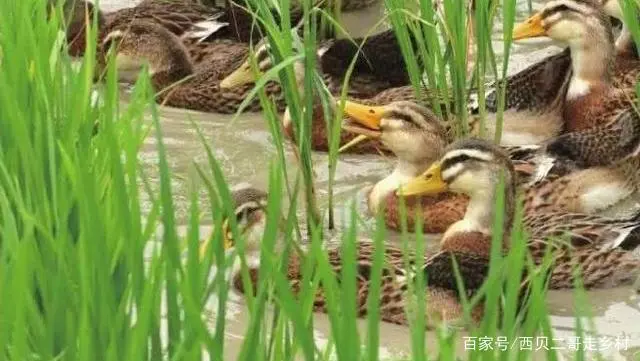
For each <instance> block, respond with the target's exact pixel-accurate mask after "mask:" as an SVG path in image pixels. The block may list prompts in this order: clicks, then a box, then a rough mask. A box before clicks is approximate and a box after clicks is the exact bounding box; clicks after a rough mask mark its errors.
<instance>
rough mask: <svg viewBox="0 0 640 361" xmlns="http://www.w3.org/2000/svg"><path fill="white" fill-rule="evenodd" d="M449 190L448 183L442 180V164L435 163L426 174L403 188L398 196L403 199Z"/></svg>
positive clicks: (398, 191)
mask: <svg viewBox="0 0 640 361" xmlns="http://www.w3.org/2000/svg"><path fill="white" fill-rule="evenodd" d="M447 189H448V186H447V183H445V182H444V181H443V180H442V172H441V171H440V162H435V163H433V164H432V165H431V167H429V169H427V171H426V172H424V173H422V174H421V175H419V176H417V177H415V178H413V179H412V180H410V181H409V183H407V184H405V185H403V186H401V187H400V188H399V189H398V190H397V191H396V194H397V195H399V196H401V197H407V196H413V195H423V194H424V195H429V194H438V193H442V192H445V191H446V190H447Z"/></svg>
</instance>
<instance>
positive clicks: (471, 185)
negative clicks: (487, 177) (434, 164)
mask: <svg viewBox="0 0 640 361" xmlns="http://www.w3.org/2000/svg"><path fill="white" fill-rule="evenodd" d="M449 188H451V189H452V190H456V191H462V192H470V191H473V190H474V189H476V188H478V177H477V176H475V175H473V174H471V173H470V172H462V173H460V174H458V176H457V177H456V178H455V179H454V180H453V182H451V183H450V184H449Z"/></svg>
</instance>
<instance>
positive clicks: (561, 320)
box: [101, 0, 640, 359]
mask: <svg viewBox="0 0 640 361" xmlns="http://www.w3.org/2000/svg"><path fill="white" fill-rule="evenodd" d="M136 2H137V1H132V0H102V1H101V6H102V7H103V8H104V9H106V10H114V9H117V8H119V7H126V6H133V5H135V3H136ZM534 5H535V4H534ZM535 7H536V6H534V8H535ZM521 8H522V9H523V11H526V9H527V6H526V5H525V4H524V3H523V4H522V6H521ZM382 14H383V10H382V8H381V7H380V6H374V7H372V8H369V9H365V10H363V11H359V12H354V13H348V14H343V22H344V24H345V26H346V28H347V30H348V31H349V32H350V33H351V34H352V36H362V35H365V34H366V33H367V31H368V30H369V29H370V28H371V27H372V26H374V25H375V24H376V23H377V22H378V20H379V19H380V17H381V15H382ZM498 25H499V24H498ZM383 26H384V25H383ZM495 40H496V49H500V48H501V43H500V29H499V27H497V28H496V33H495ZM549 45H550V44H549V43H548V42H544V41H543V42H539V43H536V44H535V45H533V46H531V45H529V46H524V45H516V46H514V48H513V55H512V57H511V61H510V71H516V70H518V69H521V68H523V67H525V66H527V65H528V64H530V62H531V61H535V60H537V59H540V58H542V57H544V56H546V55H548V54H549V53H551V52H554V51H557V48H556V47H554V46H549ZM125 100H126V99H125ZM232 119H233V116H225V115H220V114H203V113H198V112H192V111H184V110H180V109H173V108H162V112H161V124H162V128H163V133H164V142H165V145H166V150H167V155H168V161H169V165H170V167H171V171H172V172H173V174H174V177H173V179H174V184H173V186H174V187H173V188H174V192H175V202H176V207H177V210H178V212H179V214H180V215H181V216H182V217H183V218H182V219H183V220H184V214H185V213H186V210H187V207H188V196H187V194H188V188H189V186H188V185H189V181H190V179H194V178H195V175H194V167H193V163H194V162H197V163H199V164H201V165H203V166H204V167H205V169H206V153H205V150H204V147H203V145H202V144H201V142H200V140H199V139H198V136H197V134H196V132H195V130H194V129H193V127H192V124H191V122H192V121H193V122H195V123H196V124H197V125H198V127H200V129H201V130H202V131H203V133H204V135H205V138H206V142H207V143H208V145H209V146H211V148H212V149H213V151H214V154H215V156H216V158H217V159H218V161H219V162H220V163H221V166H222V168H223V171H224V173H225V176H226V177H227V181H228V182H229V183H230V184H239V183H250V184H252V185H254V186H256V187H260V188H263V189H266V186H267V179H268V172H269V170H268V165H269V164H270V162H272V161H274V160H275V158H276V148H275V147H274V145H273V144H272V140H271V136H270V134H269V132H268V130H267V129H268V128H267V123H266V120H265V119H264V118H263V117H262V116H261V115H260V114H244V115H242V116H240V117H239V118H238V119H235V120H234V121H232ZM156 150H157V148H156V142H155V139H154V138H153V137H149V138H148V139H147V140H146V142H145V146H144V149H143V152H142V153H141V155H140V161H141V163H142V164H143V165H144V166H145V170H146V171H147V173H148V174H149V176H150V178H151V181H152V182H151V183H152V185H153V187H158V179H157V178H158V177H157V175H156V173H157V172H155V170H156V169H157V161H158V156H157V151H156ZM287 161H288V163H289V164H294V163H295V158H294V157H293V155H292V153H291V152H287ZM314 161H315V163H314V164H315V172H316V175H317V187H318V194H319V196H320V202H321V204H320V206H322V205H323V203H322V202H324V201H326V185H327V181H328V167H327V165H328V161H327V157H326V155H324V154H321V153H316V154H314ZM392 167H393V160H392V159H385V158H383V157H379V156H354V155H351V156H345V157H341V158H340V160H339V162H338V168H337V172H336V179H335V195H336V198H337V200H338V201H339V203H340V205H341V207H342V209H344V208H347V205H348V204H349V202H348V201H349V200H351V199H354V200H355V201H356V202H357V203H358V207H359V209H360V210H361V211H362V212H365V210H366V207H365V204H364V199H363V188H364V187H368V186H371V185H373V184H374V183H375V182H376V181H377V180H379V179H380V178H382V177H384V176H385V175H386V174H388V173H389V171H390V170H391V169H392ZM201 199H202V201H203V203H202V208H206V203H204V202H206V197H204V195H203V197H202V198H201ZM340 218H341V217H340V216H338V217H337V219H338V220H340ZM205 222H206V220H205ZM204 228H207V227H206V226H204ZM589 300H590V303H591V307H592V311H593V315H594V323H595V327H596V329H597V330H598V333H599V337H601V338H603V337H604V339H601V341H602V342H603V343H602V344H601V350H602V352H603V354H604V355H606V356H609V357H611V358H612V359H634V358H637V357H638V356H639V355H640V297H638V296H637V295H635V294H634V292H633V291H632V290H631V289H630V288H617V289H607V290H596V291H592V292H589ZM212 302H215V301H212ZM548 305H549V309H550V310H551V313H552V314H553V317H552V325H553V327H554V329H555V337H556V338H557V340H556V341H559V344H560V345H561V347H563V348H564V350H562V351H561V352H562V353H565V354H567V355H570V354H571V353H572V352H571V351H572V350H571V348H572V347H575V346H576V345H575V340H572V339H571V337H572V336H573V330H574V327H575V325H574V322H575V319H574V317H573V314H572V311H573V310H574V309H575V308H576V307H575V304H574V299H573V296H572V293H571V292H568V291H552V292H550V294H549V299H548ZM211 306H212V307H210V308H209V310H211V311H207V314H206V315H205V317H207V318H208V319H209V320H211V324H212V325H213V322H214V320H215V314H214V312H213V310H214V309H215V307H213V304H212V305H211ZM243 310H244V305H243V301H242V298H241V297H239V296H237V297H233V298H232V300H231V301H230V302H229V307H228V313H227V317H228V324H227V326H228V327H227V335H226V336H227V342H228V345H227V348H226V350H227V352H228V353H229V355H228V356H229V357H231V358H235V356H236V353H237V352H238V350H239V346H240V345H241V342H242V334H243V333H244V330H245V328H246V322H247V319H246V312H242V311H243ZM315 325H316V328H317V338H318V340H319V342H323V340H326V339H327V336H328V335H329V333H330V328H329V323H328V320H327V318H326V316H325V315H317V317H316V320H315ZM361 326H362V329H363V330H364V328H365V323H364V322H362V323H361ZM380 339H381V356H382V357H383V358H387V357H388V358H398V357H401V356H402V355H407V354H409V352H410V350H411V347H410V341H409V340H410V334H409V330H408V329H407V328H405V327H401V326H396V325H390V324H386V323H383V324H381V338H380ZM434 339H435V337H434V335H433V334H430V335H429V336H428V345H430V346H431V347H430V348H429V349H433V343H432V341H431V340H434ZM594 340H595V336H594V338H588V339H585V340H580V341H581V342H582V343H581V345H580V346H579V347H583V348H589V347H590V346H592V345H591V343H592V342H593V341H594ZM467 341H469V343H468V344H467V346H469V347H476V348H477V347H480V346H481V342H480V341H479V340H475V341H476V343H475V345H474V344H473V342H472V340H467ZM492 341H494V343H493V345H494V346H501V345H500V344H495V341H496V340H492ZM507 341H508V343H509V347H511V346H512V345H515V347H521V346H522V347H526V346H527V342H528V340H507ZM514 342H515V344H514ZM521 342H522V344H520V343H521ZM531 342H532V345H531V347H532V348H533V349H536V348H537V347H542V345H543V343H544V340H543V339H539V340H536V339H534V340H531ZM460 349H461V350H464V339H463V338H462V336H461V339H460ZM542 356H543V355H542V354H541V358H542Z"/></svg>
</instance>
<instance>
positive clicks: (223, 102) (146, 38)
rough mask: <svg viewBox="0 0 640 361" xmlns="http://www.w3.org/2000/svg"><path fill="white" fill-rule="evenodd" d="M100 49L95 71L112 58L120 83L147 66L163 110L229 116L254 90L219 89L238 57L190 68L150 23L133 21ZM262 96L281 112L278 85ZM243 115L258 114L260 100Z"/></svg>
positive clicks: (179, 47) (181, 49) (181, 50)
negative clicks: (266, 96) (164, 108)
mask: <svg viewBox="0 0 640 361" xmlns="http://www.w3.org/2000/svg"><path fill="white" fill-rule="evenodd" d="M211 46H214V47H215V46H216V44H215V43H213V44H212V45H211ZM100 49H101V50H100V54H99V62H98V71H99V72H100V73H103V72H104V69H105V67H106V61H107V60H108V58H109V54H110V52H114V54H113V58H114V60H115V63H116V68H117V69H118V75H119V78H120V79H119V80H121V81H125V82H133V81H135V80H136V79H137V76H138V74H139V73H140V71H141V70H142V69H143V67H144V66H147V65H148V68H149V71H150V75H151V83H152V85H153V87H154V89H155V91H156V92H157V96H156V100H157V102H158V103H160V104H162V105H168V106H173V107H177V108H185V109H190V110H197V111H203V112H215V113H223V114H234V113H236V112H237V111H238V109H239V106H240V104H241V103H242V102H243V101H244V99H245V98H246V96H247V94H248V93H249V92H250V91H251V89H252V88H253V85H252V84H246V85H241V86H238V87H234V88H231V89H222V88H221V87H220V80H221V79H222V78H223V77H224V76H226V75H227V74H228V72H229V71H231V70H230V69H233V68H234V67H236V66H237V64H238V63H239V62H241V61H242V59H243V58H244V54H243V53H240V52H237V53H236V54H227V53H223V52H221V53H219V54H218V57H217V58H215V59H209V61H208V62H206V63H202V64H199V65H198V66H195V65H194V64H193V63H192V61H191V59H190V57H189V54H188V51H187V50H186V48H185V46H184V44H182V43H181V42H180V40H179V39H178V37H177V36H175V35H174V34H173V33H171V32H170V31H169V30H167V29H166V28H165V27H163V26H161V25H158V24H155V23H152V22H149V21H144V20H136V21H133V22H130V23H127V24H126V25H124V26H123V27H122V28H114V29H112V31H111V32H110V33H108V34H107V35H106V36H105V37H104V40H103V41H102V44H101V47H100ZM214 60H215V61H214ZM266 91H267V94H268V96H269V97H270V98H271V99H272V100H273V102H274V103H275V104H276V106H277V107H278V109H280V111H282V110H284V108H285V102H284V99H283V98H282V92H281V89H280V86H279V84H278V83H275V82H271V83H269V84H267V86H266ZM244 110H245V111H252V112H257V111H260V110H261V105H260V102H259V99H257V98H256V99H252V100H251V101H250V102H249V104H248V105H247V107H246V108H245V109H244Z"/></svg>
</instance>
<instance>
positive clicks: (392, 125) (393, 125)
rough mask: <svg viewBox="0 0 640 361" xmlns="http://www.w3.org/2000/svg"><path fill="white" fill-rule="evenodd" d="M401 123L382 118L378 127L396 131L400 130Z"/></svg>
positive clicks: (396, 120)
mask: <svg viewBox="0 0 640 361" xmlns="http://www.w3.org/2000/svg"><path fill="white" fill-rule="evenodd" d="M402 126H403V123H402V121H401V120H398V119H388V118H383V119H382V120H381V121H380V127H382V128H388V129H391V130H396V129H400V128H402Z"/></svg>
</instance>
